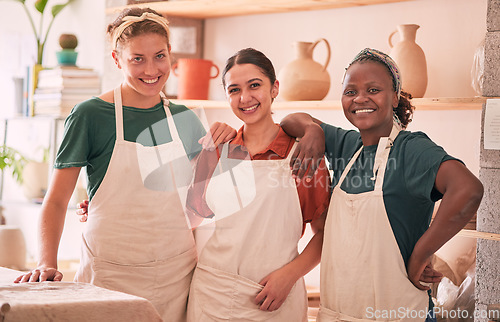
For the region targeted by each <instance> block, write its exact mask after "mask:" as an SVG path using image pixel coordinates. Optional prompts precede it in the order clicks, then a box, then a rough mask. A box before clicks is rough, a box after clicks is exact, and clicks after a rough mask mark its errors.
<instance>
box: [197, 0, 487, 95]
mask: <svg viewBox="0 0 500 322" xmlns="http://www.w3.org/2000/svg"><path fill="white" fill-rule="evenodd" d="M486 8H487V1H486V0H473V1H471V0H415V1H406V2H400V3H392V4H381V5H372V6H361V7H351V8H345V9H331V10H322V11H304V12H297V13H281V14H265V15H251V16H241V17H230V18H221V19H208V20H207V21H206V33H205V56H206V58H208V59H212V60H213V61H214V62H215V63H216V64H217V65H218V66H219V67H220V68H223V67H224V63H225V60H226V59H227V58H228V57H229V56H231V55H232V54H234V53H235V52H236V51H237V50H239V49H241V48H245V47H254V48H256V49H259V50H261V51H263V52H264V53H265V54H266V55H267V56H268V57H269V58H270V59H271V61H272V62H273V63H274V65H275V69H276V70H277V72H279V71H280V70H281V68H283V67H284V66H285V64H287V63H288V62H290V61H291V60H293V59H295V53H294V51H293V48H292V43H293V42H295V41H311V42H313V41H315V40H316V39H318V38H326V39H327V40H328V41H329V43H330V46H331V50H332V57H331V61H330V65H329V66H328V72H329V73H330V76H331V80H332V87H331V89H330V92H329V93H328V96H327V97H326V99H338V98H339V94H340V81H341V77H342V74H343V70H344V67H345V66H346V65H347V64H348V63H349V62H350V60H351V59H352V58H353V57H354V56H355V55H356V54H357V53H358V52H359V51H360V50H361V49H363V48H365V47H372V48H377V49H380V50H382V51H385V52H389V50H390V48H389V44H388V41H387V38H388V36H389V34H390V33H391V32H392V31H393V30H395V29H396V26H397V25H399V24H408V23H414V24H418V25H420V26H421V27H420V29H419V30H418V31H417V44H419V45H420V46H421V47H422V49H423V50H424V52H425V54H426V58H427V65H428V74H429V83H428V87H427V92H426V94H425V97H468V96H474V95H475V93H474V91H473V89H472V87H471V85H470V70H471V66H472V61H473V56H474V51H475V49H476V47H477V46H478V44H479V43H480V41H481V40H482V38H483V37H484V35H485V33H486ZM393 41H398V37H397V36H395V37H394V39H393ZM325 53H326V50H325V49H324V46H323V45H322V44H320V45H318V46H317V47H316V49H315V52H314V57H315V59H316V60H317V61H318V62H321V63H323V62H324V60H325V59H326V56H325ZM220 84H221V82H220V79H217V80H213V81H212V82H211V84H210V86H211V88H210V96H211V98H212V99H224V96H223V91H222V90H221V87H220Z"/></svg>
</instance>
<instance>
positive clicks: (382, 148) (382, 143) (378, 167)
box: [371, 123, 401, 190]
mask: <svg viewBox="0 0 500 322" xmlns="http://www.w3.org/2000/svg"><path fill="white" fill-rule="evenodd" d="M400 131H401V127H400V126H399V125H398V124H396V123H393V125H392V130H391V134H390V135H389V136H388V137H382V138H380V140H379V142H378V146H377V152H376V153H375V162H374V164H373V177H372V178H371V179H372V180H376V181H375V189H374V190H382V185H383V183H384V176H385V169H386V167H387V160H388V159H389V153H390V152H391V147H392V145H393V143H394V140H396V137H397V136H398V134H399V132H400Z"/></svg>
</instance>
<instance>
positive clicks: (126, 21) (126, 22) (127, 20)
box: [112, 12, 170, 50]
mask: <svg viewBox="0 0 500 322" xmlns="http://www.w3.org/2000/svg"><path fill="white" fill-rule="evenodd" d="M144 20H151V21H154V22H156V23H158V24H160V25H161V26H162V27H163V28H165V31H166V32H167V37H168V40H169V41H170V31H169V29H168V20H167V19H165V18H164V17H161V16H158V15H156V14H154V13H151V12H144V13H143V14H142V15H141V16H140V17H137V16H126V17H124V18H123V22H122V24H121V25H119V26H118V27H117V28H116V29H115V31H114V32H113V43H112V45H113V50H116V45H117V43H118V38H120V36H121V35H122V33H123V31H124V30H125V29H126V28H127V27H128V26H130V25H132V24H134V23H136V22H141V21H144Z"/></svg>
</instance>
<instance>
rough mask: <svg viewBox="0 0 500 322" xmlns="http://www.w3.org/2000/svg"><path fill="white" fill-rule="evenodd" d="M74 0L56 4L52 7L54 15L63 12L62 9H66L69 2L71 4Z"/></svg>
mask: <svg viewBox="0 0 500 322" xmlns="http://www.w3.org/2000/svg"><path fill="white" fill-rule="evenodd" d="M73 1H74V0H69V1H68V2H66V3H63V4H56V5H54V6H53V7H52V17H54V18H55V17H56V16H57V15H58V14H59V12H61V10H63V9H64V7H66V6H67V5H68V4H70V3H71V2H73Z"/></svg>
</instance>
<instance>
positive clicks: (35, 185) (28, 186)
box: [0, 145, 49, 200]
mask: <svg viewBox="0 0 500 322" xmlns="http://www.w3.org/2000/svg"><path fill="white" fill-rule="evenodd" d="M48 151H49V150H48V149H44V151H43V160H42V161H35V160H32V159H29V158H27V157H25V156H23V155H22V154H21V153H20V152H19V151H17V150H16V149H14V148H11V147H8V146H6V145H3V146H1V147H0V170H1V171H2V172H3V174H5V170H6V169H9V170H10V172H11V174H12V177H13V178H14V179H15V181H16V182H17V183H18V184H19V185H20V186H21V187H22V188H23V193H24V195H25V196H26V198H27V199H28V200H36V199H41V198H43V197H44V195H45V192H46V190H47V186H48V173H49V164H48V162H47V159H48ZM0 200H1V195H0Z"/></svg>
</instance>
